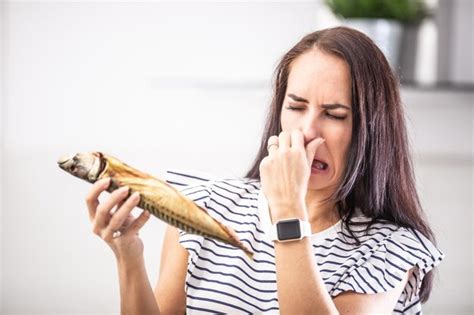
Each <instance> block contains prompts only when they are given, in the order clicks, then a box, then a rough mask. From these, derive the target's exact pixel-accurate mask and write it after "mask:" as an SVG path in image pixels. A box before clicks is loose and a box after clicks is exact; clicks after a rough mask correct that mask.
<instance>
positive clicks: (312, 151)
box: [306, 138, 326, 165]
mask: <svg viewBox="0 0 474 315" xmlns="http://www.w3.org/2000/svg"><path fill="white" fill-rule="evenodd" d="M324 141H326V139H323V138H316V139H313V140H311V142H309V143H308V144H307V145H306V158H307V159H308V163H309V165H311V164H312V163H313V159H314V156H315V155H316V150H317V149H318V147H319V146H320V145H321V144H322V143H323V142H324Z"/></svg>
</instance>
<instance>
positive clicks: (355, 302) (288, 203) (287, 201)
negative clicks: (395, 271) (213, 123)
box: [260, 130, 408, 314]
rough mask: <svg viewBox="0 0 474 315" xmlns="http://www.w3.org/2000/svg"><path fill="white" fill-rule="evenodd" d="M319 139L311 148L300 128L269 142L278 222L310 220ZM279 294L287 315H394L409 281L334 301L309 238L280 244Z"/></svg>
mask: <svg viewBox="0 0 474 315" xmlns="http://www.w3.org/2000/svg"><path fill="white" fill-rule="evenodd" d="M323 141H324V140H323V139H320V138H317V139H313V140H312V141H310V142H309V143H308V144H307V145H306V146H305V143H304V138H303V134H302V132H301V131H299V130H292V131H291V132H284V131H283V132H281V133H280V135H279V136H278V137H277V136H272V137H270V139H269V147H268V149H269V155H268V156H267V157H265V158H264V159H263V160H262V162H261V163H260V177H261V182H262V189H263V192H264V194H265V196H266V197H267V199H268V203H269V207H270V211H271V217H272V221H273V222H277V221H278V220H280V219H287V218H299V219H302V220H307V219H308V217H307V210H306V204H305V196H306V192H307V188H308V186H307V185H308V179H309V176H310V172H311V163H312V161H313V158H314V156H315V153H316V150H317V148H318V147H319V145H321V143H322V142H323ZM275 261H276V272H277V290H278V301H279V304H280V312H281V313H282V314H339V313H341V314H371V313H372V314H373V313H377V314H380V313H391V312H392V310H393V309H394V307H395V303H396V302H397V299H398V298H399V297H400V294H401V292H402V290H403V288H404V287H405V285H406V282H407V279H408V273H407V274H406V275H405V277H404V279H403V281H401V283H400V284H399V286H398V287H396V288H394V289H392V290H390V291H388V292H386V293H377V294H359V293H356V292H345V293H341V294H340V295H338V296H337V297H336V298H334V299H332V298H331V296H330V295H329V293H328V292H327V290H326V287H325V285H324V281H323V280H322V278H321V275H320V273H319V270H318V265H317V262H316V259H315V257H314V254H313V250H312V245H311V242H310V240H309V239H308V238H304V239H302V240H299V241H293V242H286V243H275Z"/></svg>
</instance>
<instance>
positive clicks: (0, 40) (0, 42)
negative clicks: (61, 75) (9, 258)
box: [0, 1, 5, 312]
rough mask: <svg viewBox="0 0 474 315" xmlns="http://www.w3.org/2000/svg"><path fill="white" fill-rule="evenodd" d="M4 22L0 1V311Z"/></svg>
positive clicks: (0, 280)
mask: <svg viewBox="0 0 474 315" xmlns="http://www.w3.org/2000/svg"><path fill="white" fill-rule="evenodd" d="M4 23H5V9H4V2H3V1H0V312H1V310H2V309H3V294H2V288H3V285H2V284H3V265H2V262H3V246H1V244H3V229H2V227H3V180H4V179H3V167H4V166H3V151H4V149H3V128H4V125H5V124H4V121H5V114H4V109H5V103H4V88H3V84H4V79H3V76H4V66H3V65H4V62H3V49H4Z"/></svg>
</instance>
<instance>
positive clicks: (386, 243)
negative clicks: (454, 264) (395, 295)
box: [325, 213, 444, 310]
mask: <svg viewBox="0 0 474 315" xmlns="http://www.w3.org/2000/svg"><path fill="white" fill-rule="evenodd" d="M356 240H358V241H359V242H357V241H356ZM325 241H332V242H333V244H332V245H333V248H335V249H334V251H337V252H338V253H336V254H340V253H339V252H340V251H339V250H338V248H340V249H344V250H346V251H347V252H349V253H351V256H350V257H351V258H350V259H347V261H345V266H346V267H347V268H346V269H344V271H345V272H344V273H343V274H342V276H341V277H340V278H339V281H338V282H337V284H336V285H335V286H334V288H333V292H332V295H333V296H336V295H338V294H340V293H342V292H345V291H354V292H357V293H365V294H367V293H371V294H372V293H382V292H388V291H390V290H392V289H394V288H395V287H397V286H399V285H400V283H402V282H403V281H405V280H406V277H407V275H408V281H407V285H406V286H405V287H404V289H403V292H402V295H401V296H400V299H399V301H398V304H397V307H398V309H399V310H400V309H405V307H407V306H408V305H411V304H417V303H419V302H418V300H419V297H418V295H419V291H420V288H421V283H422V280H423V278H424V277H425V275H426V274H427V273H428V272H429V271H431V270H432V269H433V268H434V267H435V266H437V265H438V264H439V263H440V262H441V260H442V259H443V258H444V254H443V253H442V252H441V251H440V250H439V249H438V248H437V247H436V246H435V245H434V244H433V243H432V242H431V241H430V240H428V239H427V238H426V237H425V236H424V235H423V234H421V233H420V232H419V231H417V230H415V229H412V228H406V227H400V226H397V225H396V224H394V223H392V222H388V221H385V220H377V221H375V222H373V220H372V219H371V218H368V217H365V216H363V215H361V214H360V213H359V214H357V215H356V216H354V217H353V218H351V220H350V222H348V224H347V225H345V224H344V225H341V227H340V228H339V229H338V231H337V235H336V236H335V237H334V238H333V239H326V240H325ZM410 303H411V304H410Z"/></svg>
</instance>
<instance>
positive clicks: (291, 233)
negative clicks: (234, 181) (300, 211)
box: [270, 218, 311, 242]
mask: <svg viewBox="0 0 474 315" xmlns="http://www.w3.org/2000/svg"><path fill="white" fill-rule="evenodd" d="M309 236H311V224H309V222H307V221H303V220H300V219H296V218H294V219H285V220H280V221H278V222H277V223H276V224H273V225H272V227H271V229H270V238H271V240H272V241H278V242H290V241H298V240H301V239H303V237H309Z"/></svg>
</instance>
